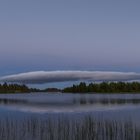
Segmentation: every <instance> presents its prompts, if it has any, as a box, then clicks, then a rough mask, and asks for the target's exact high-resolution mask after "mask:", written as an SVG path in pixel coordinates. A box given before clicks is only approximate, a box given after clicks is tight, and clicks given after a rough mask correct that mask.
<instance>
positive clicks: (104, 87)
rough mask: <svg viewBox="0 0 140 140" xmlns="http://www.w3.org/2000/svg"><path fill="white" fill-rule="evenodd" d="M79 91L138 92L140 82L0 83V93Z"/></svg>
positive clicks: (99, 92) (100, 92) (90, 92)
mask: <svg viewBox="0 0 140 140" xmlns="http://www.w3.org/2000/svg"><path fill="white" fill-rule="evenodd" d="M39 92H40V93H41V92H42V93H52V94H53V93H57V92H58V93H65V94H67V93H73V94H76V93H81V94H140V82H131V83H130V82H102V83H90V84H86V83H85V82H81V83H80V84H79V85H73V86H71V87H66V88H64V89H58V88H45V89H38V88H29V87H28V86H26V85H20V84H7V83H4V84H0V94H16V93H39Z"/></svg>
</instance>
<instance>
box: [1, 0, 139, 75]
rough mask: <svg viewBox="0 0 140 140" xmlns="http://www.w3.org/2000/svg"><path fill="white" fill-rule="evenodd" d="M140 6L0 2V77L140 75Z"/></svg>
mask: <svg viewBox="0 0 140 140" xmlns="http://www.w3.org/2000/svg"><path fill="white" fill-rule="evenodd" d="M139 7H140V1H132V0H131V1H130V0H116V1H113V0H69V1H66V0H65V1H62V0H44V1H43V0H42V1H39V0H24V1H19V0H12V1H11V0H4V1H0V64H1V68H0V75H1V76H4V75H9V74H15V73H20V72H28V71H39V70H101V71H128V72H129V71H130V72H131V71H133V72H140V65H139V63H140V55H139V52H140V26H139V25H140V18H139V17H140V8H139Z"/></svg>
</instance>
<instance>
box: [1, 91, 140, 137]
mask: <svg viewBox="0 0 140 140" xmlns="http://www.w3.org/2000/svg"><path fill="white" fill-rule="evenodd" d="M139 139H140V94H84V95H83V94H62V93H50V94H49V93H34V94H0V140H139Z"/></svg>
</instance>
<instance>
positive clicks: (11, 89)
mask: <svg viewBox="0 0 140 140" xmlns="http://www.w3.org/2000/svg"><path fill="white" fill-rule="evenodd" d="M36 91H38V90H37V89H33V88H29V87H27V86H26V85H24V84H23V85H19V84H7V83H3V84H0V93H29V92H36Z"/></svg>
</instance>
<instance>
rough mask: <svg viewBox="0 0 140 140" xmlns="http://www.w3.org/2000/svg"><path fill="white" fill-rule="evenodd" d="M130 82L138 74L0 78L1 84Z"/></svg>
mask: <svg viewBox="0 0 140 140" xmlns="http://www.w3.org/2000/svg"><path fill="white" fill-rule="evenodd" d="M81 80H83V81H130V80H140V73H134V72H109V71H106V72H105V71H37V72H27V73H20V74H15V75H9V76H4V77H1V78H0V81H1V82H14V83H25V84H43V83H51V82H66V81H81Z"/></svg>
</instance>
